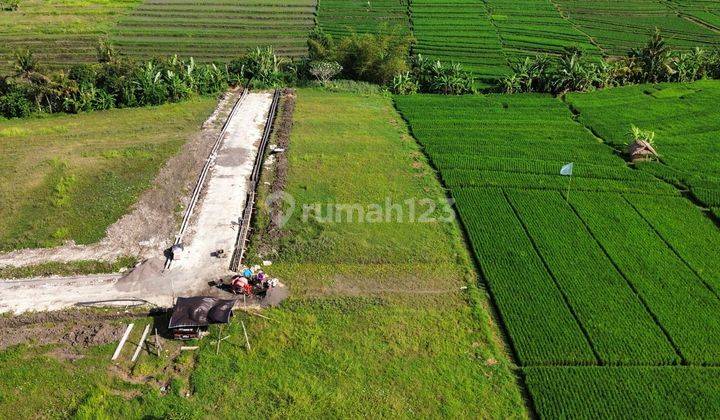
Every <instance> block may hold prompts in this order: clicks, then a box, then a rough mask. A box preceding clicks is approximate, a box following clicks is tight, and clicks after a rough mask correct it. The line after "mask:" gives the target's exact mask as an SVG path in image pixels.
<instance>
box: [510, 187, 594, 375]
mask: <svg viewBox="0 0 720 420" xmlns="http://www.w3.org/2000/svg"><path fill="white" fill-rule="evenodd" d="M502 194H503V197H504V198H505V201H507V203H508V205H509V206H510V208H511V209H512V211H513V214H514V215H515V218H516V219H517V220H518V222H519V223H520V226H522V228H523V231H524V232H525V236H526V237H527V239H528V240H529V241H530V243H531V244H532V246H533V249H534V250H535V253H536V254H537V256H538V258H540V261H542V264H543V266H544V267H545V271H547V273H548V274H549V275H550V278H552V280H553V283H555V287H557V289H558V291H559V292H560V295H561V296H562V297H563V301H564V302H565V305H566V306H567V308H568V310H569V311H570V313H571V314H572V316H573V318H575V322H577V324H578V326H579V327H580V331H582V333H583V335H584V336H585V339H586V340H587V342H588V345H589V346H590V350H592V352H593V355H594V356H595V359H596V360H597V363H598V365H599V366H603V365H604V364H605V362H604V361H603V360H602V358H601V357H600V354H599V353H598V351H597V349H596V348H595V345H594V344H593V342H592V340H591V339H590V334H589V333H588V331H587V328H585V326H584V325H583V323H582V322H580V318H579V317H578V315H577V312H576V311H575V308H573V306H572V305H571V304H570V299H568V297H567V293H565V291H564V290H563V288H562V287H560V283H559V282H558V280H557V278H556V277H555V274H554V273H553V272H552V270H551V269H550V266H549V265H548V263H547V261H546V260H545V257H544V256H543V255H542V253H540V248H539V247H538V245H537V243H536V242H535V240H534V239H533V237H532V235H530V231H529V229H528V227H527V225H526V224H525V221H524V220H523V219H522V217H520V213H519V212H518V210H517V208H516V207H515V205H514V204H513V202H512V200H510V197H508V195H507V192H506V191H505V190H504V189H503V190H502Z"/></svg>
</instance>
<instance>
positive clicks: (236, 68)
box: [228, 47, 288, 86]
mask: <svg viewBox="0 0 720 420" xmlns="http://www.w3.org/2000/svg"><path fill="white" fill-rule="evenodd" d="M287 63H288V61H287V60H286V59H284V58H280V57H278V56H277V55H275V51H274V50H273V48H272V47H265V48H260V47H257V48H255V49H254V50H252V51H251V52H250V53H248V54H247V55H245V56H244V57H242V58H241V59H239V60H235V61H233V62H231V64H230V65H229V66H228V72H232V74H236V75H238V76H240V78H241V79H245V80H252V84H253V85H254V86H278V85H281V84H282V83H283V80H284V79H285V77H284V76H285V75H284V73H283V66H284V65H286V64H287Z"/></svg>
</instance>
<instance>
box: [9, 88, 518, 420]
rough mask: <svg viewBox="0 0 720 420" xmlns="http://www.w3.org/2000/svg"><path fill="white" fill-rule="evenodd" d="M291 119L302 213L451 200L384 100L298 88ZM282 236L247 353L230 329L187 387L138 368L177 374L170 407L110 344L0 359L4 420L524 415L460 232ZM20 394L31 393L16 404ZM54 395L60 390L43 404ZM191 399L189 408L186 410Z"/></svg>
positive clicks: (313, 231)
mask: <svg viewBox="0 0 720 420" xmlns="http://www.w3.org/2000/svg"><path fill="white" fill-rule="evenodd" d="M294 121H295V123H294V128H293V131H292V135H291V141H290V148H289V149H288V152H287V153H288V154H289V155H288V157H289V175H290V176H289V177H288V183H287V185H286V189H285V191H286V192H288V193H289V194H292V195H293V196H294V198H295V200H296V202H297V205H298V206H301V205H302V204H310V203H315V202H318V201H319V202H337V203H343V202H348V203H355V202H358V200H359V202H360V203H374V202H379V203H384V202H385V199H386V198H388V197H389V198H391V199H392V200H395V201H397V202H403V200H406V199H411V198H412V199H423V198H424V199H433V200H435V199H438V200H444V195H443V192H442V190H441V188H440V185H439V183H438V182H437V180H436V178H435V174H434V172H433V171H432V170H431V169H430V168H429V166H428V164H427V162H426V161H425V159H424V157H423V156H422V154H420V153H419V151H418V147H417V145H416V143H415V142H414V140H413V139H412V138H411V137H410V136H409V135H408V134H407V131H406V128H405V126H404V124H403V123H402V121H401V120H400V118H399V117H398V116H397V114H395V111H394V110H393V108H392V102H391V100H390V99H389V98H387V97H384V96H379V95H356V94H347V93H327V92H323V91H320V90H309V89H308V90H300V91H299V92H298V100H297V106H296V109H295V118H294ZM368 151H373V153H368ZM268 175H269V174H268ZM268 175H266V177H267V176H268ZM266 179H267V180H269V181H271V180H272V179H268V178H266ZM297 213H299V211H298V212H297ZM393 220H394V219H393ZM285 230H286V231H287V232H289V233H292V236H286V240H282V241H281V242H280V247H279V248H278V255H276V256H275V258H274V264H273V265H272V267H271V269H270V272H271V273H272V274H273V275H277V276H279V277H280V278H281V279H282V280H283V281H284V282H286V283H287V284H288V286H289V287H290V289H291V291H292V295H291V297H290V299H289V300H287V301H286V302H284V303H283V305H282V306H281V307H280V308H278V309H271V310H267V311H265V312H263V315H265V316H267V317H269V318H271V319H273V320H274V321H268V320H265V319H261V318H257V317H249V316H247V315H242V314H241V313H238V314H237V318H239V319H243V320H244V322H245V324H246V325H247V327H248V335H249V340H250V342H251V343H252V351H249V352H248V351H246V350H245V348H244V346H245V339H244V335H243V333H242V327H241V325H240V323H239V322H238V320H237V318H236V320H235V321H233V322H232V323H231V324H230V326H229V327H226V328H225V329H224V330H223V332H222V334H223V336H225V335H229V336H230V338H229V339H228V340H226V341H224V342H223V345H222V349H221V352H220V355H219V356H218V355H216V354H215V351H216V347H215V344H214V343H213V341H212V340H213V338H214V337H216V336H217V335H218V334H219V333H220V332H219V331H218V329H217V328H212V329H211V336H210V337H208V338H206V339H203V340H202V341H200V343H199V345H200V350H199V353H197V354H196V355H195V357H194V358H193V357H192V356H190V355H189V353H186V354H187V355H188V356H186V359H187V358H188V357H189V358H190V360H180V361H179V362H175V364H178V363H179V364H180V365H181V366H186V365H189V366H192V367H193V371H192V373H191V374H190V376H189V378H188V379H183V378H184V377H183V376H182V375H178V374H176V373H175V374H174V373H173V369H170V370H164V369H163V368H162V367H163V366H164V365H166V364H168V363H169V362H168V361H167V360H165V359H157V358H155V357H154V356H150V355H143V356H142V357H141V359H140V364H139V365H138V367H135V368H132V369H131V370H130V377H131V378H135V379H138V378H146V377H148V376H149V377H150V378H151V379H152V378H154V377H155V376H157V375H159V377H160V378H165V379H164V380H165V381H167V380H168V379H167V378H166V376H167V374H170V375H171V377H175V379H174V380H172V381H171V382H170V387H169V390H168V391H167V395H165V396H162V395H161V394H160V393H159V392H158V391H157V389H153V388H152V387H150V386H146V385H134V384H132V383H128V382H126V381H123V380H120V379H119V377H118V376H116V375H115V374H114V373H112V372H115V371H117V369H110V370H109V369H108V367H107V357H108V356H109V354H110V353H111V352H112V347H111V346H104V347H100V348H96V349H94V350H92V351H91V353H90V354H89V355H88V356H87V357H86V358H85V359H82V360H80V362H76V363H70V362H66V361H57V360H56V359H55V358H54V356H52V354H53V349H52V348H43V349H38V348H33V347H23V346H21V347H15V348H11V349H8V350H5V351H2V352H0V361H2V362H3V363H2V364H1V365H2V367H0V374H2V375H3V377H4V378H6V379H4V380H3V381H1V382H0V392H2V391H3V389H6V390H7V392H5V393H3V398H2V399H0V411H2V410H3V409H5V410H7V409H9V407H11V406H13V405H17V406H19V407H23V408H22V411H21V412H19V414H21V413H25V414H27V415H31V414H32V415H37V414H38V413H40V414H45V415H53V414H54V415H58V416H66V415H72V414H82V415H88V416H99V417H103V416H109V417H128V416H129V417H143V416H161V417H168V416H170V417H202V416H208V415H211V416H217V417H232V416H235V415H237V413H250V412H252V413H253V415H256V416H261V417H303V418H307V417H323V416H338V417H390V416H392V417H413V418H415V417H439V416H443V417H473V418H479V417H485V418H523V417H526V412H525V407H524V404H523V400H522V397H521V395H520V393H519V389H518V387H517V384H516V378H515V376H514V374H513V372H512V370H511V367H512V366H511V364H510V362H509V361H508V359H507V357H506V356H505V355H504V353H503V351H502V345H501V344H499V342H498V337H497V335H496V334H497V330H496V327H495V326H494V325H493V324H492V321H491V319H490V317H489V314H488V312H487V307H486V305H487V302H486V298H485V296H484V294H483V292H482V291H481V290H479V289H478V288H477V286H476V282H477V274H476V273H475V272H474V270H473V268H472V266H471V264H470V262H469V256H468V253H467V251H466V250H465V248H464V247H463V244H462V242H461V236H460V232H459V229H458V226H457V225H456V224H455V223H444V222H443V223H440V222H434V223H410V222H409V221H408V222H405V223H404V222H396V221H390V222H381V223H374V224H373V223H351V222H339V223H310V224H308V223H305V222H303V221H302V218H301V216H300V214H295V216H294V217H293V218H292V219H291V220H290V222H289V224H288V225H287V227H286V229H285ZM256 245H257V244H256ZM463 287H467V289H465V290H461V288H463ZM136 328H137V326H136ZM93 355H94V356H93ZM39 366H45V368H44V369H37V368H36V367H39ZM120 369H121V370H123V371H124V370H126V369H128V367H127V366H125V364H121V368H120ZM108 372H109V373H108ZM24 381H28V382H30V383H31V384H32V385H29V386H28V387H27V388H25V389H24V390H23V392H17V391H12V390H13V389H14V388H13V387H14V386H16V385H18V384H21V383H23V382H24ZM151 382H152V381H151ZM50 383H63V384H65V385H64V386H63V387H60V388H58V389H55V390H52V391H51V392H47V393H44V394H42V395H40V390H41V389H43V385H47V384H50ZM3 387H5V388H3ZM186 390H190V391H191V396H190V397H188V398H184V397H181V395H185V392H186Z"/></svg>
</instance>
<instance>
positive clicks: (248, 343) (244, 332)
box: [240, 319, 250, 351]
mask: <svg viewBox="0 0 720 420" xmlns="http://www.w3.org/2000/svg"><path fill="white" fill-rule="evenodd" d="M240 323H241V324H242V327H243V334H245V344H246V345H247V349H248V351H250V339H248V334H247V329H245V322H243V320H242V319H241V320H240Z"/></svg>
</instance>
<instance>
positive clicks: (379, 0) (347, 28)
mask: <svg viewBox="0 0 720 420" xmlns="http://www.w3.org/2000/svg"><path fill="white" fill-rule="evenodd" d="M407 3H408V2H407V0H376V1H372V2H368V1H363V0H322V2H321V3H320V7H319V8H318V23H319V26H320V28H322V30H323V31H324V32H325V33H327V34H329V35H333V36H343V35H347V34H349V33H353V32H355V33H376V32H378V31H392V32H395V33H409V32H410V25H409V23H410V21H409V18H408V14H409V11H410V10H409V8H408V4H407Z"/></svg>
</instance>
